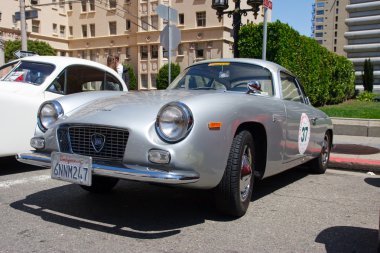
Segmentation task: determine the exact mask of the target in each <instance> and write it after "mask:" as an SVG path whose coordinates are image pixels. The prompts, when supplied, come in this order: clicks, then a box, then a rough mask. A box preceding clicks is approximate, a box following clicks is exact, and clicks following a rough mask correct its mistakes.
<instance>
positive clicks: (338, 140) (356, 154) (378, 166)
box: [329, 135, 380, 174]
mask: <svg viewBox="0 0 380 253" xmlns="http://www.w3.org/2000/svg"><path fill="white" fill-rule="evenodd" d="M333 145H334V147H333V148H332V150H331V155H330V163H329V167H330V168H336V169H349V170H358V171H364V172H374V173H376V174H379V173H380V137H367V136H352V135H334V138H333Z"/></svg>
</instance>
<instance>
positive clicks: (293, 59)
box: [238, 21, 355, 106]
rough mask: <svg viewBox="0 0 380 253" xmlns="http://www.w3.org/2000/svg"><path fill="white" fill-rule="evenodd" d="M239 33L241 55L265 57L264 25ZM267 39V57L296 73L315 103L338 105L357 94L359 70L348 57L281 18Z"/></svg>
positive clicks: (273, 26) (245, 28)
mask: <svg viewBox="0 0 380 253" xmlns="http://www.w3.org/2000/svg"><path fill="white" fill-rule="evenodd" d="M239 36H240V41H239V45H238V46H239V50H240V56H241V57H245V58H259V59H261V58H262V36H263V24H262V23H261V24H259V25H256V24H247V25H244V26H242V27H241V29H240V35H239ZM267 38H268V39H267V60H268V61H273V62H275V63H277V64H279V65H281V66H283V67H285V68H287V69H288V70H290V71H291V72H293V73H294V74H295V75H296V76H297V77H298V78H299V79H300V81H301V82H302V84H303V85H304V87H305V90H306V93H307V95H308V96H309V98H310V101H311V103H312V104H313V105H315V106H322V105H325V104H336V103H341V102H343V101H345V100H347V99H349V98H352V97H353V95H354V93H355V82H354V81H355V72H354V68H353V64H352V62H351V61H349V60H348V59H347V58H345V57H343V56H339V55H337V54H335V53H332V52H330V51H328V50H327V49H326V48H324V47H322V46H321V45H319V44H318V43H317V42H316V41H315V40H314V39H311V38H308V37H306V36H302V35H300V34H299V33H298V32H297V31H296V30H294V29H293V28H291V27H290V26H289V25H287V24H283V23H281V22H280V21H276V22H272V23H268V33H267Z"/></svg>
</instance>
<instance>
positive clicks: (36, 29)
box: [32, 19, 40, 33]
mask: <svg viewBox="0 0 380 253" xmlns="http://www.w3.org/2000/svg"><path fill="white" fill-rule="evenodd" d="M32 32H34V33H39V32H40V21H39V20H34V19H33V20H32Z"/></svg>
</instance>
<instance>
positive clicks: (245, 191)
mask: <svg viewBox="0 0 380 253" xmlns="http://www.w3.org/2000/svg"><path fill="white" fill-rule="evenodd" d="M251 177H252V152H251V149H250V147H249V146H248V145H245V146H244V151H243V154H242V158H241V168H240V200H241V201H242V202H243V201H245V200H246V199H247V197H248V195H249V192H250V188H251V187H252V185H251Z"/></svg>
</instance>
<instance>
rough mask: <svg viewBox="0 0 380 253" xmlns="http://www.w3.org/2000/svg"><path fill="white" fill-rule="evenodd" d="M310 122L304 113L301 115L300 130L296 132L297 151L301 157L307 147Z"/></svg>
mask: <svg viewBox="0 0 380 253" xmlns="http://www.w3.org/2000/svg"><path fill="white" fill-rule="evenodd" d="M310 130H311V129H310V120H309V117H308V116H307V115H306V113H302V115H301V121H300V128H299V131H298V151H299V152H300V154H301V155H303V154H304V153H305V151H306V149H307V146H308V145H309V140H310Z"/></svg>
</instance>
